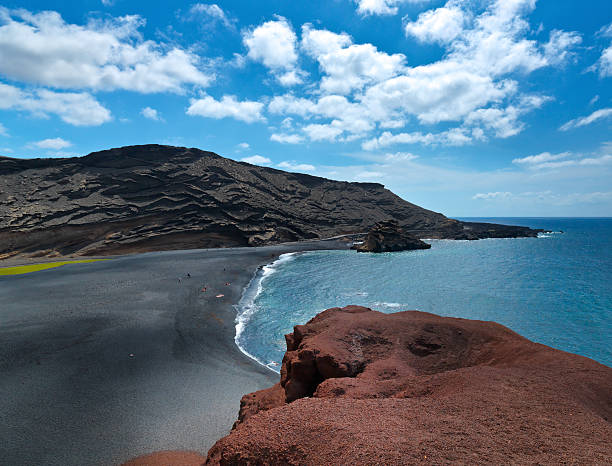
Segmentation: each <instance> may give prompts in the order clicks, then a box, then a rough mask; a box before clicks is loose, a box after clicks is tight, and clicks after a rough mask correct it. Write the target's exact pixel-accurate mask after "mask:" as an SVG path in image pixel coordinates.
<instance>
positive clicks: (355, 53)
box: [302, 24, 406, 94]
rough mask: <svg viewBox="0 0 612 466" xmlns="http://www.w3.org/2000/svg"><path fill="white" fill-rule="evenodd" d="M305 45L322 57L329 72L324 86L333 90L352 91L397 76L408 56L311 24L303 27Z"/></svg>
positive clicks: (323, 63)
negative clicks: (354, 40)
mask: <svg viewBox="0 0 612 466" xmlns="http://www.w3.org/2000/svg"><path fill="white" fill-rule="evenodd" d="M302 48H303V49H304V50H305V51H306V53H307V54H308V55H310V56H311V57H312V58H314V59H315V60H317V61H318V63H319V66H320V68H321V71H322V72H323V73H324V75H325V76H324V77H323V78H322V80H321V84H320V88H321V90H322V91H324V92H327V93H332V94H348V93H350V92H351V91H353V90H359V89H361V88H363V87H364V86H365V85H366V84H369V83H377V82H380V81H383V80H385V79H389V78H391V77H393V76H396V75H397V74H398V73H400V72H401V71H402V70H403V69H404V62H405V59H406V57H405V56H404V55H402V54H399V53H398V54H393V55H389V54H387V53H385V52H380V51H379V50H378V49H377V48H376V47H375V46H373V45H372V44H353V43H352V40H351V39H350V37H349V36H348V35H346V34H335V33H333V32H330V31H326V30H316V29H313V28H312V26H311V25H310V24H305V25H304V26H303V27H302Z"/></svg>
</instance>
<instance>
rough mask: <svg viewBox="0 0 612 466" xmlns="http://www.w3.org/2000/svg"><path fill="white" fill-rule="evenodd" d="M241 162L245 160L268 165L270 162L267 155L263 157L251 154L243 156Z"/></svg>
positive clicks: (254, 163)
mask: <svg viewBox="0 0 612 466" xmlns="http://www.w3.org/2000/svg"><path fill="white" fill-rule="evenodd" d="M240 161H241V162H247V163H250V164H253V165H268V164H270V163H272V160H270V159H269V158H268V157H263V156H261V155H252V156H250V157H243V158H241V159H240Z"/></svg>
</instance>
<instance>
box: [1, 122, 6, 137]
mask: <svg viewBox="0 0 612 466" xmlns="http://www.w3.org/2000/svg"><path fill="white" fill-rule="evenodd" d="M0 136H8V130H7V129H6V126H4V125H3V124H2V123H0Z"/></svg>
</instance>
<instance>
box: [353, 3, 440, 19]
mask: <svg viewBox="0 0 612 466" xmlns="http://www.w3.org/2000/svg"><path fill="white" fill-rule="evenodd" d="M427 1H429V0H354V2H355V3H356V4H357V12H359V14H361V15H363V16H368V15H395V14H397V11H398V5H401V4H402V3H425V2H427Z"/></svg>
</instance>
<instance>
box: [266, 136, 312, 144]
mask: <svg viewBox="0 0 612 466" xmlns="http://www.w3.org/2000/svg"><path fill="white" fill-rule="evenodd" d="M270 141H275V142H280V143H281V144H299V143H301V142H303V141H304V137H303V136H301V135H300V134H283V133H274V134H272V135H271V136H270Z"/></svg>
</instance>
